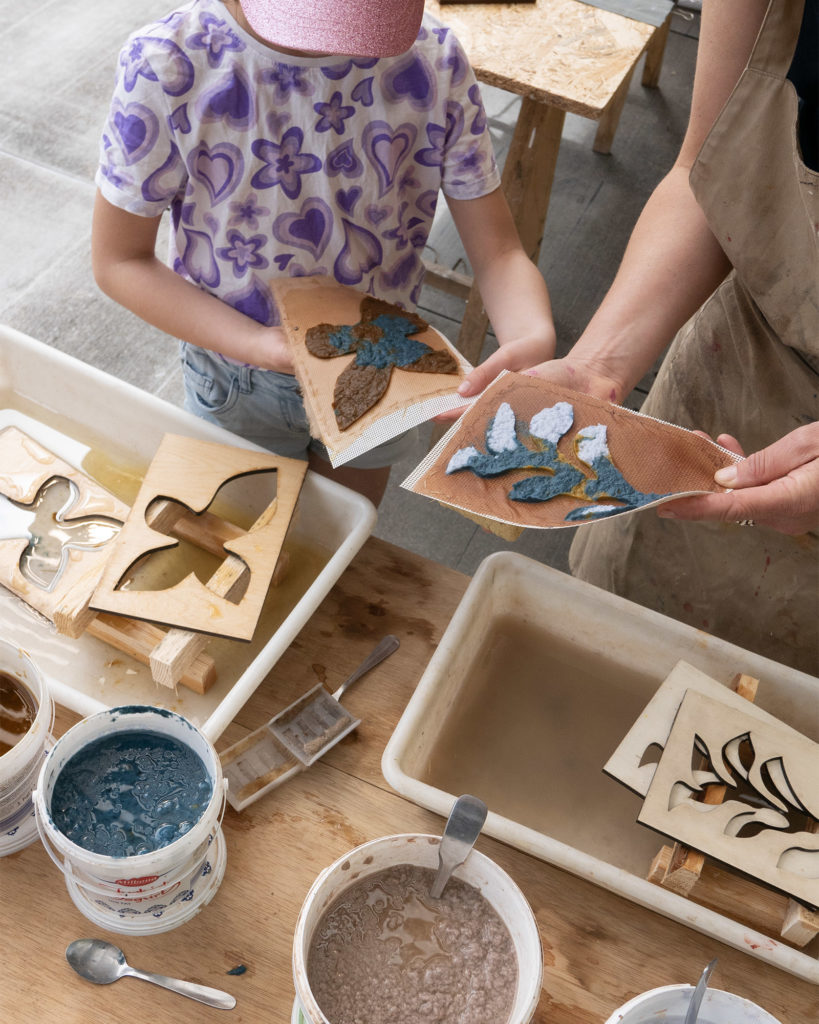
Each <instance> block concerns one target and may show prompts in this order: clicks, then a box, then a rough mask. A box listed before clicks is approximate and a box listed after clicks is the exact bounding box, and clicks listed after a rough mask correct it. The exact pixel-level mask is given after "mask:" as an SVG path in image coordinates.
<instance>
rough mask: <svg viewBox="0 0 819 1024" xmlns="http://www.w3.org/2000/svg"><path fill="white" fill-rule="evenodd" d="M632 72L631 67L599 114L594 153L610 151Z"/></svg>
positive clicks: (593, 147)
mask: <svg viewBox="0 0 819 1024" xmlns="http://www.w3.org/2000/svg"><path fill="white" fill-rule="evenodd" d="M633 74H634V68H633V67H632V69H631V71H629V73H628V74H627V75H626V77H625V78H624V79H623V81H622V82H621V83H620V86H619V88H618V89H617V92H616V93H615V94H614V95H613V96H612V98H611V99H610V100H609V102H608V106H607V107H606V109H605V110H604V111H603V113H602V114H601V115H600V120H599V121H598V122H597V132H596V133H595V136H594V145H593V146H592V149H593V150H594V151H595V153H610V152H611V144H612V143H613V142H614V133H615V132H616V131H617V125H618V124H619V122H620V114H622V112H623V107H624V106H625V105H626V96H628V87H629V86H630V85H631V78H632V75H633Z"/></svg>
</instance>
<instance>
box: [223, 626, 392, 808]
mask: <svg viewBox="0 0 819 1024" xmlns="http://www.w3.org/2000/svg"><path fill="white" fill-rule="evenodd" d="M399 646H400V643H399V640H398V638H397V637H395V636H393V635H392V634H390V635H389V636H385V637H384V639H383V640H381V641H380V643H378V644H377V645H376V647H375V648H374V649H373V650H372V651H371V652H370V654H369V655H368V656H367V657H366V658H365V659H364V661H363V662H362V663H361V664H360V665H359V666H358V668H357V669H356V670H355V671H354V672H353V674H352V675H351V676H350V677H349V678H348V679H345V681H344V682H343V683H342V684H341V686H339V688H338V689H337V690H335V691H334V692H333V693H332V694H330V693H328V692H327V690H325V688H324V687H323V686H322V684H321V683H319V684H318V685H316V686H314V687H313V688H312V690H308V691H307V693H305V694H304V695H303V696H302V697H299V699H298V700H296V701H294V702H293V703H292V704H290V705H289V706H288V707H286V708H285V709H284V710H283V711H280V712H279V714H278V715H276V716H275V717H274V718H271V719H270V721H269V722H267V723H266V724H265V725H263V726H262V727H261V728H259V729H256V730H255V731H254V732H252V733H250V735H249V736H246V737H245V738H244V739H243V740H240V741H239V742H238V743H235V744H234V745H233V746H232V747H228V748H227V750H224V751H222V754H221V755H220V757H221V761H222V768H223V770H224V773H225V777H226V778H227V780H228V782H229V786H228V801H229V802H230V804H231V806H232V807H233V808H234V809H235V810H237V811H240V810H242V809H243V808H244V807H247V805H248V804H249V803H252V802H253V801H254V800H258V798H259V797H260V796H262V794H263V793H266V792H267V791H268V790H270V789H272V788H273V787H274V786H278V785H280V784H281V783H282V782H284V781H285V780H286V779H289V778H290V776H291V775H293V774H295V773H296V772H297V771H302V770H303V769H304V768H308V767H309V766H310V765H311V764H313V763H314V762H315V761H317V760H318V759H319V758H320V757H322V756H323V755H324V754H326V753H327V751H328V750H329V749H330V748H331V747H334V746H335V745H336V743H338V742H339V740H341V739H343V738H344V737H345V736H346V735H347V734H348V733H350V732H352V731H353V729H355V728H356V726H357V725H359V724H360V721H361V719H359V718H356V717H355V716H354V715H351V714H350V712H349V711H348V710H347V709H346V708H345V707H344V706H343V705H342V704H341V697H342V696H343V694H344V693H346V691H347V690H348V689H349V687H351V686H352V685H353V683H354V682H356V681H357V680H358V679H360V678H361V677H362V676H363V675H364V674H365V673H367V672H369V671H370V669H372V668H375V666H376V665H378V664H379V663H380V662H382V661H383V660H384V659H385V658H388V657H389V656H390V655H391V654H392V653H393V652H395V651H397V650H398V647H399Z"/></svg>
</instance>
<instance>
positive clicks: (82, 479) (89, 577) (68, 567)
mask: <svg viewBox="0 0 819 1024" xmlns="http://www.w3.org/2000/svg"><path fill="white" fill-rule="evenodd" d="M54 478H57V479H64V480H66V481H68V482H69V483H70V484H71V485H73V487H74V488H75V500H74V501H73V503H72V504H71V505H70V507H68V508H67V509H65V512H64V513H63V514H62V517H61V518H62V521H63V522H64V524H65V525H66V526H67V527H69V528H70V527H71V525H72V524H75V525H77V524H79V523H80V521H81V520H83V519H84V518H96V519H98V518H100V517H104V518H106V519H111V520H115V521H116V522H117V523H123V522H124V521H125V520H126V518H127V516H128V506H127V505H126V504H125V503H124V502H122V501H120V500H119V499H118V498H116V497H114V495H113V494H110V493H109V492H108V491H106V490H105V488H104V487H101V486H100V485H99V484H98V483H96V481H94V480H92V479H91V478H90V477H88V476H86V475H85V473H82V472H81V471H80V470H78V469H75V468H74V467H73V466H71V465H69V464H68V463H67V462H64V461H63V460H62V459H60V458H58V457H57V456H56V455H54V454H53V453H52V452H50V451H49V450H48V449H47V448H44V447H43V446H42V445H41V444H40V443H39V442H38V441H35V440H34V439H33V438H31V437H29V436H28V435H27V434H25V433H24V432H23V431H22V430H19V429H18V428H17V427H13V426H12V427H6V428H5V430H3V431H2V432H0V495H2V496H3V497H6V498H9V499H10V500H11V501H14V502H17V503H18V504H20V505H32V504H33V503H34V502H35V501H36V500H37V498H38V495H39V494H40V492H41V490H42V488H43V487H44V485H45V484H46V483H48V481H50V480H52V479H54ZM28 546H29V539H28V537H25V536H18V537H9V536H7V535H6V538H5V539H3V540H0V584H2V585H3V586H5V587H7V588H8V589H9V590H10V591H11V592H12V593H13V594H16V595H17V596H18V597H19V598H21V599H22V600H23V601H25V602H26V604H28V605H30V606H31V607H32V608H35V609H36V610H37V611H38V612H40V613H41V614H42V615H45V616H46V618H48V619H50V620H51V621H52V622H55V621H58V620H59V618H60V616H59V614H58V613H59V611H60V609H61V608H63V607H65V606H66V605H70V606H71V607H73V608H74V609H79V610H80V612H79V614H78V616H77V617H75V623H74V624H75V626H76V628H75V629H69V632H70V633H71V635H72V636H77V635H79V633H81V632H82V629H83V628H84V627H85V625H86V624H87V622H86V616H85V615H84V614H83V612H82V609H84V608H85V606H87V603H88V601H89V600H90V598H91V595H92V593H93V591H94V587H95V586H96V584H97V582H98V580H99V578H100V575H101V573H102V571H103V569H104V565H105V560H106V558H107V556H108V553H109V551H110V550H111V546H112V545H111V542H110V541H109V542H107V543H104V544H101V545H100V546H99V547H93V548H82V547H74V546H72V545H71V541H70V540H69V541H68V542H67V543H66V545H65V549H64V554H65V561H64V562H63V566H62V569H61V570H60V571H59V572H58V573H57V575H56V576H55V577H54V580H53V582H52V584H51V586H50V587H49V588H48V589H45V588H44V587H42V586H40V585H38V584H37V583H35V582H34V581H32V580H31V579H28V578H27V577H26V576H24V575H23V573H22V572H21V570H20V559H21V557H22V556H23V553H24V552H25V551H26V549H27V548H28ZM87 617H92V616H91V615H90V613H89V615H88V616H87Z"/></svg>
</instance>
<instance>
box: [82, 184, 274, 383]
mask: <svg viewBox="0 0 819 1024" xmlns="http://www.w3.org/2000/svg"><path fill="white" fill-rule="evenodd" d="M161 219H162V218H161V217H140V216H137V215H136V214H133V213H128V212H127V211H125V210H121V209H120V208H119V207H117V206H114V205H113V203H109V202H108V200H107V199H105V198H104V197H103V196H102V195H101V194H100V193H99V192H98V193H97V198H96V202H95V205H94V221H93V228H92V233H91V259H92V265H93V270H94V278H95V280H96V282H97V284H98V285H99V287H100V288H101V289H102V291H104V292H105V294H106V295H108V296H109V297H110V298H112V299H115V300H116V301H117V302H119V303H120V304H121V305H123V306H125V307H126V308H127V309H130V310H131V312H132V313H136V315H137V316H139V317H141V318H142V319H143V320H145V321H147V323H149V324H152V325H153V326H154V327H158V328H159V329H160V330H162V331H165V332H166V333H167V334H170V335H173V336H174V337H176V338H181V339H182V340H183V341H188V342H191V343H192V344H194V345H199V346H201V347H202V348H206V349H209V350H210V351H212V352H221V353H223V354H224V355H227V356H231V357H232V358H233V359H236V360H238V361H239V362H244V363H251V364H252V365H254V366H260V367H263V368H264V369H269V370H278V371H280V372H282V373H292V372H293V363H292V359H291V357H290V352H289V349H288V345H287V341H286V338H285V335H284V332H283V330H282V329H281V328H280V327H265V326H263V325H262V324H259V323H257V322H256V321H255V320H253V319H252V318H251V317H248V316H245V315H244V314H243V313H240V312H239V311H238V310H236V309H233V307H232V306H229V305H228V304H227V303H225V302H222V300H221V299H218V298H216V296H214V295H210V294H209V293H208V292H206V291H203V290H202V289H201V288H198V287H197V286H196V285H194V284H192V283H191V282H190V281H187V280H185V279H184V278H183V277H180V276H179V274H177V273H175V272H174V271H173V270H172V269H171V268H170V267H168V266H167V265H166V264H164V263H163V262H162V261H161V260H160V259H158V258H157V256H156V252H155V249H156V238H157V233H158V231H159V223H160V221H161Z"/></svg>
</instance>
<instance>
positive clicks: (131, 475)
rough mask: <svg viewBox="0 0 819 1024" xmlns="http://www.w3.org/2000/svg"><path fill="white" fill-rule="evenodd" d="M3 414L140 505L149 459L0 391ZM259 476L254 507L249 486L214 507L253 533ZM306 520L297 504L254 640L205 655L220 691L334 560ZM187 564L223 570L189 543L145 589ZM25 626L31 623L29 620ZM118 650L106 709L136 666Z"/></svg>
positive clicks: (146, 578) (145, 575)
mask: <svg viewBox="0 0 819 1024" xmlns="http://www.w3.org/2000/svg"><path fill="white" fill-rule="evenodd" d="M2 408H6V409H13V410H15V411H17V412H20V413H22V414H23V415H24V416H28V417H30V418H31V419H33V420H36V421H37V422H38V423H41V424H44V425H45V426H47V427H50V428H51V429H53V430H55V431H57V432H58V433H59V434H60V435H62V440H64V441H66V442H67V444H66V445H65V447H66V449H67V450H69V451H70V452H71V454H70V455H63V458H64V459H65V461H67V462H69V463H71V464H72V465H75V466H76V467H77V468H78V469H80V470H81V471H82V472H83V473H86V474H87V475H88V476H90V477H91V478H93V479H94V480H96V481H97V482H98V483H99V484H101V485H102V486H103V487H105V488H106V489H107V490H108V491H110V492H111V493H112V494H114V495H116V497H118V498H120V499H121V500H122V501H125V502H127V503H128V504H129V505H130V504H131V503H133V501H134V499H135V498H136V495H137V493H138V491H139V488H140V486H141V484H142V480H143V477H144V474H145V472H146V470H147V468H148V464H147V462H145V460H144V459H141V458H136V457H134V455H132V454H130V453H129V452H127V451H126V450H125V449H124V448H122V447H119V446H117V445H116V444H115V443H113V442H112V440H111V439H110V438H108V437H101V436H99V435H97V434H95V433H94V431H93V429H92V428H91V427H89V426H87V425H84V424H81V423H77V422H75V421H73V420H70V419H68V418H67V417H65V416H63V415H62V414H60V413H57V412H55V411H54V410H51V409H47V408H45V407H43V406H41V405H39V404H38V403H36V402H33V401H31V400H30V399H28V398H26V397H25V396H23V395H20V394H18V393H17V392H14V391H9V390H3V391H0V409H2ZM20 429H22V430H25V425H24V423H21V424H20ZM42 443H43V444H44V446H45V447H49V445H48V443H47V442H45V441H44V442H42ZM255 476H256V479H255V480H254V482H253V484H252V486H251V488H250V489H251V490H253V492H254V493H253V495H252V499H251V500H250V501H249V502H247V503H246V505H243V506H242V507H240V506H239V504H237V502H238V495H239V492H240V491H241V484H242V482H243V481H242V480H241V479H239V480H238V481H235V482H232V483H229V484H227V485H226V487H225V488H224V489H223V490H220V493H219V494H218V495H217V496H216V498H215V499H214V502H213V511H214V512H216V514H218V515H222V516H224V517H225V518H230V519H232V521H233V522H235V523H236V525H239V526H242V527H243V528H247V527H248V526H249V525H250V524H251V523H252V521H253V519H254V518H255V516H256V515H258V514H259V512H260V511H261V509H262V508H263V507H264V504H265V503H266V500H269V495H267V494H266V493H265V488H266V486H267V485H266V484H265V483H264V481H263V480H262V478H263V477H264V476H269V474H256V475H255ZM225 496H226V497H225ZM231 512H236V515H231V514H230V513H231ZM298 516H299V508H298V504H297V505H296V512H295V515H294V519H293V523H292V524H291V529H290V530H289V531H288V534H287V536H286V538H285V541H284V545H283V547H282V551H283V553H286V554H287V555H288V557H289V561H288V568H287V572H286V574H285V575H284V578H283V579H282V581H281V583H279V584H278V585H277V586H274V587H271V588H270V589H269V591H268V594H267V597H266V599H265V603H264V607H263V609H262V613H261V615H260V617H259V622H258V625H257V627H256V631H255V633H254V636H253V639H252V640H251V641H250V642H248V643H245V642H242V641H238V640H229V639H223V638H219V637H213V638H211V639H210V640H209V642H208V645H207V648H206V649H205V653H206V654H207V655H208V656H209V657H212V658H213V659H214V660H215V662H216V667H217V683H216V687H217V688H218V689H219V690H220V691H221V690H222V689H223V687H222V686H221V685H220V683H222V682H223V681H224V680H226V679H230V680H235V679H237V678H238V677H239V676H240V675H241V674H242V673H243V672H244V671H245V669H246V668H247V667H248V666H249V665H250V663H251V662H252V661H253V660H254V659H255V657H256V656H257V655H258V654H259V652H260V650H261V649H262V648H263V647H264V646H265V644H266V643H267V642H268V641H269V640H270V638H271V636H272V635H273V633H275V631H276V630H277V629H278V628H279V626H280V625H281V624H282V623H283V622H284V621H285V619H286V618H287V616H288V615H289V614H290V613H291V612H292V611H293V609H294V608H295V606H296V605H297V604H298V602H299V601H300V600H301V599H302V597H303V596H304V594H305V593H306V591H307V590H308V589H309V588H310V586H311V585H312V583H313V582H314V580H315V579H316V577H317V576H318V575H319V573H320V572H321V570H322V569H323V568H324V566H325V565H326V564H327V562H328V561H329V559H330V557H331V555H332V553H333V552H332V551H329V550H327V549H326V548H323V547H322V546H321V544H320V543H314V542H313V538H312V537H307V536H305V535H304V534H301V533H299V531H298ZM185 562H187V563H188V571H191V570H192V571H194V572H195V573H196V574H197V576H198V577H199V578H200V579H202V580H203V581H204V580H207V579H208V577H209V576H210V575H211V574H212V573H213V572H214V571H215V569H216V567H217V566H218V564H219V560H218V559H217V558H216V557H214V556H212V555H208V554H207V552H204V551H202V549H200V548H198V547H196V546H194V545H191V544H189V543H187V542H185V541H181V542H179V545H178V547H177V548H176V549H175V553H172V554H171V555H170V556H169V557H167V556H166V557H163V558H161V559H159V560H158V561H157V565H156V566H155V567H152V568H149V567H148V566H147V562H146V567H145V569H144V570H142V571H141V574H140V583H141V584H142V585H145V586H147V588H148V589H161V588H162V587H163V586H170V585H172V584H173V583H174V582H176V581H177V578H179V576H180V574H181V569H180V565H182V564H183V563H185ZM23 621H24V622H25V621H26V618H25V616H24V617H23ZM55 642H58V643H62V644H63V645H65V646H66V650H67V644H66V641H65V639H64V638H56V637H51V638H50V639H49V638H48V637H46V638H45V640H44V646H45V647H46V648H47V649H49V650H51V649H52V648H53V647H54V643H55ZM75 642H76V641H75ZM75 642H74V643H75ZM94 642H96V641H94ZM110 650H111V654H112V659H111V669H110V671H109V672H107V673H106V678H105V680H104V683H105V694H104V695H103V694H102V693H101V697H102V699H103V700H106V702H110V701H112V700H114V701H115V700H116V697H115V696H114V693H113V692H111V689H110V686H109V684H110V683H111V682H114V681H115V680H116V679H117V678H118V677H119V676H120V675H121V674H122V673H123V672H125V671H126V669H125V667H124V666H125V665H127V661H128V659H127V656H125V655H122V654H120V653H119V652H118V651H116V650H115V649H114V648H110ZM45 657H48V655H45ZM59 660H60V659H59V655H57V656H55V661H59ZM145 671H147V670H145ZM100 682H101V683H102V682H103V680H102V679H101V680H100ZM170 694H171V695H172V694H173V691H170ZM156 696H157V694H156V689H155V686H154V684H153V683H152V682H149V684H148V688H147V690H146V694H145V698H146V700H149V701H150V702H154V701H155V700H156Z"/></svg>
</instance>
